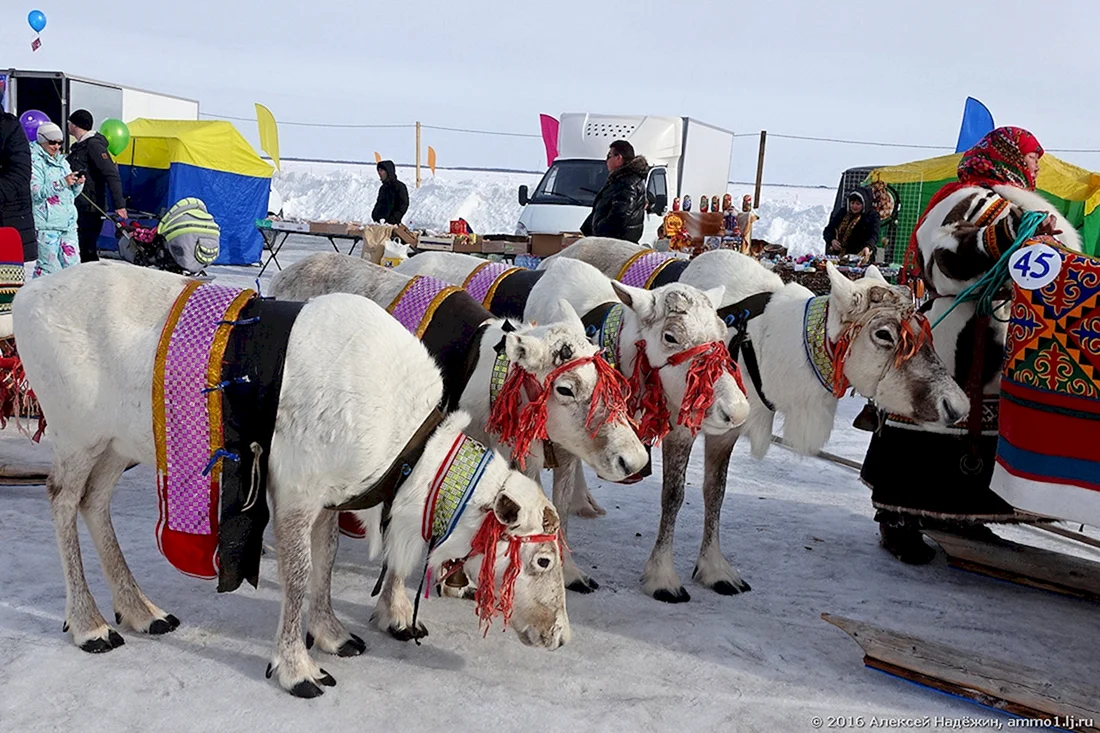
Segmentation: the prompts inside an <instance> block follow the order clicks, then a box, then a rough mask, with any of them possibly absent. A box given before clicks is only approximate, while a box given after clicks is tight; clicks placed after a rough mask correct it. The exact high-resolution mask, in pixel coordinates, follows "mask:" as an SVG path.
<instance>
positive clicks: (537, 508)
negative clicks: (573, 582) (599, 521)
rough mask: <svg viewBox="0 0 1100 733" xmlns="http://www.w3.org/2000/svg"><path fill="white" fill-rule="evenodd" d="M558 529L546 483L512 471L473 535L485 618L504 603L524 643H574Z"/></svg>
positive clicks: (471, 567) (470, 564)
mask: <svg viewBox="0 0 1100 733" xmlns="http://www.w3.org/2000/svg"><path fill="white" fill-rule="evenodd" d="M559 529H560V523H559V520H558V513H557V511H555V509H554V505H553V504H551V503H550V501H549V500H547V498H546V495H545V494H544V493H543V492H542V489H541V488H540V487H539V486H538V485H537V484H536V483H535V482H534V481H532V480H531V479H529V478H527V477H526V476H524V475H523V474H521V473H519V472H518V471H509V472H508V477H507V478H506V479H505V481H504V483H503V485H502V486H501V488H500V490H499V491H498V492H497V493H496V496H495V497H494V499H493V502H492V505H491V507H490V508H489V511H488V513H487V514H486V516H485V519H484V521H483V523H482V525H481V529H480V530H478V534H477V535H476V536H475V537H474V541H473V543H472V548H473V551H474V552H476V553H478V554H476V555H474V556H472V557H471V558H470V561H468V562H467V565H466V567H467V569H468V570H469V571H470V572H476V573H477V578H478V584H477V585H478V590H477V593H478V595H477V597H476V600H477V609H478V614H479V616H480V617H481V619H482V623H483V624H484V623H485V622H487V621H488V622H490V623H491V619H492V616H493V615H495V612H496V610H497V609H498V608H499V607H501V606H503V607H504V609H505V614H506V619H507V621H506V623H508V624H510V625H511V626H512V628H513V629H515V631H516V633H517V634H518V635H519V638H520V639H521V640H522V641H523V643H525V644H528V645H530V646H539V647H543V648H546V649H550V650H554V649H557V648H558V647H560V646H562V645H563V644H567V643H569V641H570V639H571V638H572V636H573V631H572V629H571V628H570V626H569V614H568V613H566V610H565V582H564V580H563V577H562V551H563V549H564V548H563V546H562V544H561V539H560V534H559V532H558V530H559ZM471 561H472V562H471ZM498 589H499V590H498ZM508 614H510V618H508ZM486 631H488V629H486Z"/></svg>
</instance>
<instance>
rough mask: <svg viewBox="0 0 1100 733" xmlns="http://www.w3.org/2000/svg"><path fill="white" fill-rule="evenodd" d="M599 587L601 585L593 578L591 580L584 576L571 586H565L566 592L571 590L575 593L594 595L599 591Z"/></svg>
mask: <svg viewBox="0 0 1100 733" xmlns="http://www.w3.org/2000/svg"><path fill="white" fill-rule="evenodd" d="M599 587H600V584H599V583H597V582H596V581H594V580H592V578H589V577H588V576H587V575H582V576H581V577H579V578H577V579H576V580H574V581H573V582H572V583H570V584H569V585H567V586H565V588H566V590H571V591H573V592H574V593H593V592H595V591H596V590H598V589H599Z"/></svg>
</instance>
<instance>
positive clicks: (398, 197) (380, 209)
mask: <svg viewBox="0 0 1100 733" xmlns="http://www.w3.org/2000/svg"><path fill="white" fill-rule="evenodd" d="M378 177H379V178H381V179H382V187H381V188H380V189H378V200H377V201H375V202H374V211H372V212H371V214H370V218H371V220H372V221H380V222H383V223H384V224H400V223H401V219H402V218H403V217H404V216H405V212H406V211H408V210H409V189H407V188H405V184H404V183H402V182H401V181H399V180H397V171H395V170H394V167H393V161H392V160H383V161H380V162H379V163H378Z"/></svg>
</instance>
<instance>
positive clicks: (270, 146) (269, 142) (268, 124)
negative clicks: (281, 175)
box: [256, 102, 280, 170]
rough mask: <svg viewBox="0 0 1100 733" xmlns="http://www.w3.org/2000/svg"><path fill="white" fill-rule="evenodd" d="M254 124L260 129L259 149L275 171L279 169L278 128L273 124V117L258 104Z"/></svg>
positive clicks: (265, 108)
mask: <svg viewBox="0 0 1100 733" xmlns="http://www.w3.org/2000/svg"><path fill="white" fill-rule="evenodd" d="M256 124H258V125H259V127H260V149H261V150H263V151H264V152H265V153H267V154H268V155H270V156H271V160H273V161H274V162H275V170H280V168H279V128H278V126H277V125H276V124H275V115H273V114H271V110H269V109H268V108H267V107H265V106H263V105H262V104H260V103H259V102H257V103H256Z"/></svg>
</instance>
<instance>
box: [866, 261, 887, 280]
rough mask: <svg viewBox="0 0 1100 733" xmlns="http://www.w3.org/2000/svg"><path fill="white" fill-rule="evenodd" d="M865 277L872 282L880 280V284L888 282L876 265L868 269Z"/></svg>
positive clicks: (869, 266)
mask: <svg viewBox="0 0 1100 733" xmlns="http://www.w3.org/2000/svg"><path fill="white" fill-rule="evenodd" d="M863 277H865V278H870V279H871V280H878V281H879V282H886V278H884V277H883V276H882V273H881V272H879V269H878V268H877V267H875V266H874V265H868V266H867V269H866V270H865V271H864V273H863Z"/></svg>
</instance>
